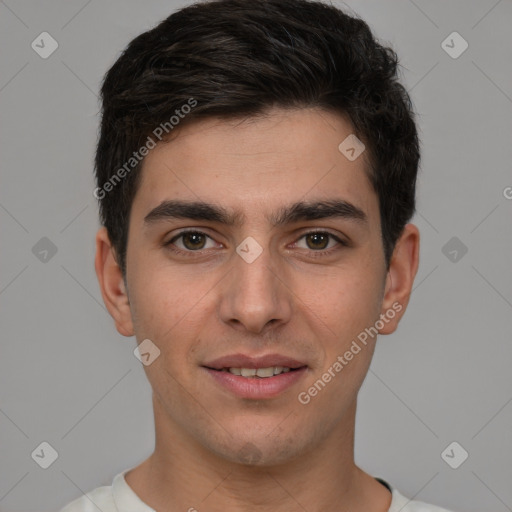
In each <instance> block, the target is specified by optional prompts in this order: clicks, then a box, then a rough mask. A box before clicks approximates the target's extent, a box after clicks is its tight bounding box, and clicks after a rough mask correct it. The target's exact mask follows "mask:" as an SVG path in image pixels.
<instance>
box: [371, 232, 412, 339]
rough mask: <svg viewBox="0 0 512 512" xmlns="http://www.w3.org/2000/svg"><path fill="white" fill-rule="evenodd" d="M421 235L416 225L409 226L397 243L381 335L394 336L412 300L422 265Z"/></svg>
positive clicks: (385, 295)
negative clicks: (413, 289)
mask: <svg viewBox="0 0 512 512" xmlns="http://www.w3.org/2000/svg"><path fill="white" fill-rule="evenodd" d="M419 245H420V233H419V230H418V228H417V227H416V226H415V225H414V224H406V226H405V227H404V229H403V231H402V234H401V236H400V238H399V239H398V241H397V243H396V246H395V250H394V251H393V256H392V258H391V262H390V265H389V270H388V274H387V276H386V287H385V292H384V297H383V301H382V308H381V318H384V320H385V321H384V322H383V323H384V327H383V328H382V329H379V333H380V334H391V333H392V332H394V331H395V330H396V328H397V327H398V323H399V322H400V319H401V318H402V316H403V314H404V313H405V310H406V308H407V304H408V303H409V299H410V296H411V291H412V286H413V283H414V278H415V276H416V272H417V271H418V265H419Z"/></svg>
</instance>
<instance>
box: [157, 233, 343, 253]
mask: <svg viewBox="0 0 512 512" xmlns="http://www.w3.org/2000/svg"><path fill="white" fill-rule="evenodd" d="M187 233H194V234H197V235H203V236H206V237H208V238H210V239H211V238H212V237H211V236H209V235H207V234H206V233H204V232H202V231H198V230H197V229H188V230H185V231H181V232H180V233H178V234H177V235H176V236H174V237H173V238H171V240H169V241H168V242H164V244H163V246H164V247H166V248H168V249H169V250H170V251H172V252H174V253H176V254H179V255H182V254H183V255H184V254H186V255H187V256H190V255H191V254H192V255H193V254H194V253H199V254H198V256H201V251H203V249H198V250H197V251H190V250H188V251H185V250H183V249H177V248H176V247H175V246H173V244H174V242H175V241H176V240H178V239H179V238H181V237H183V236H184V235H186V234H187ZM315 234H320V235H327V236H329V237H331V238H332V239H334V240H335V241H336V242H338V244H340V245H341V246H343V247H348V246H349V244H348V243H347V242H345V241H343V240H341V239H340V238H339V237H337V236H336V235H333V234H332V233H329V232H328V231H308V232H307V233H303V234H302V235H301V236H300V237H299V239H298V240H301V239H302V238H304V237H306V236H307V235H315ZM337 249H339V248H337V247H331V248H330V249H322V250H318V251H315V250H313V249H310V250H311V252H312V256H313V257H314V258H322V257H324V256H330V255H331V254H332V252H333V251H336V250H337ZM193 257H194V256H193Z"/></svg>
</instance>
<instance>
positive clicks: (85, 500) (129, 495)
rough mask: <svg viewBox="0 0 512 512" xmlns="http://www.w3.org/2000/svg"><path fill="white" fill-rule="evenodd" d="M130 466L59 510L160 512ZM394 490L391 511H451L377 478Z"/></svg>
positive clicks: (68, 511)
mask: <svg viewBox="0 0 512 512" xmlns="http://www.w3.org/2000/svg"><path fill="white" fill-rule="evenodd" d="M128 471H130V469H126V470H125V471H123V472H122V473H119V474H117V475H116V476H115V477H114V480H113V482H112V485H105V486H103V487H97V488H96V489H94V490H93V491H91V492H88V493H87V494H84V495H83V496H81V497H80V498H77V499H76V500H74V501H72V502H71V503H68V504H67V505H66V506H65V507H64V508H63V509H61V510H60V511H59V512H98V509H99V510H101V511H102V512H156V511H155V510H154V509H152V508H151V507H150V506H148V505H146V504H145V503H144V502H143V501H142V500H141V499H140V498H139V497H138V496H137V495H136V494H135V492H134V491H133V489H132V488H131V487H130V486H129V485H128V484H127V482H126V480H125V479H124V475H125V473H127V472H128ZM377 480H379V481H380V482H381V483H382V484H383V485H385V486H386V487H387V488H388V489H389V490H390V491H391V495H392V497H391V506H390V507H389V510H388V512H450V511H449V510H446V509H445V508H440V507H436V506H435V505H428V504H426V503H423V502H421V501H411V500H408V499H407V498H406V497H405V496H402V494H400V493H399V492H398V491H397V490H396V489H395V488H394V487H393V486H391V485H390V484H388V483H387V482H385V481H384V480H382V479H381V478H377Z"/></svg>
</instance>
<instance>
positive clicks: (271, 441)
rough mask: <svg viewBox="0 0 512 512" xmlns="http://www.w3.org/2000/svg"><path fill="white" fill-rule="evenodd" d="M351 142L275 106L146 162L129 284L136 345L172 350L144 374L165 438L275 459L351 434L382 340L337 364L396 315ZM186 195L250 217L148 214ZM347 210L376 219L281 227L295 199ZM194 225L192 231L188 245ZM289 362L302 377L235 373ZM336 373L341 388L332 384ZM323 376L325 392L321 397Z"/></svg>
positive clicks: (183, 137) (334, 125)
mask: <svg viewBox="0 0 512 512" xmlns="http://www.w3.org/2000/svg"><path fill="white" fill-rule="evenodd" d="M351 133H352V130H351V126H350V124H348V123H347V121H346V120H344V119H343V118H342V117H341V116H338V115H335V114H333V113H328V112H325V111H320V110H312V109H304V110H289V111H283V110H274V111H272V113H271V115H269V116H267V117H265V118H251V119H249V120H246V121H244V122H242V121H237V122H235V121H229V122H228V121H225V120H218V119H209V120H206V121H201V122H195V123H192V124H190V125H188V126H184V127H183V128H182V129H180V131H179V132H177V136H175V137H174V138H173V140H172V141H171V142H169V143H168V144H160V145H158V146H157V147H156V148H155V149H154V150H152V151H150V153H149V155H148V156H147V157H146V159H145V162H144V166H143V171H142V181H141V185H140V188H139V189H138V191H137V194H136V197H135V199H134V202H133V206H132V211H131V217H130V227H129V239H128V247H127V276H126V277H127V287H128V295H129V299H130V309H131V317H132V320H133V328H134V332H135V335H136V337H137V340H138V342H139V343H140V342H141V341H142V340H145V339H149V340H151V341H152V343H154V345H156V346H157V347H158V349H159V350H160V355H159V357H157V358H156V359H155V360H154V361H153V362H152V363H151V364H150V365H148V366H145V371H146V373H147V377H148V379H149V381H150V383H151V386H152V388H153V391H154V405H155V408H156V409H157V410H156V411H155V412H156V418H157V419H156V422H157V423H156V428H157V435H158V431H159V430H160V431H163V430H165V431H166V432H167V433H171V432H172V433H176V435H177V437H180V436H181V438H184V437H185V438H187V439H189V440H194V441H196V442H198V444H199V445H200V446H202V447H203V448H205V449H207V450H209V451H211V452H214V453H216V454H217V455H220V456H222V457H224V458H226V459H229V460H237V461H243V460H249V459H250V458H251V457H252V460H253V461H254V460H256V459H258V460H259V462H260V463H262V464H263V463H266V464H275V463H279V462H282V461H285V460H289V459H290V458H292V457H294V456H297V455H300V454H302V453H305V452H306V451H308V450H311V449H313V448H314V447H315V445H316V444H317V443H319V442H320V441H322V440H324V439H326V438H328V437H329V436H333V435H337V434H339V433H340V430H339V429H340V428H344V427H343V425H344V422H343V420H344V419H346V418H347V417H348V416H349V413H350V410H351V407H353V406H354V404H355V399H356V395H357V392H358V390H359V387H360V386H361V384H362V382H363V379H364V377H365V375H366V372H367V370H368V366H369V364H370V360H371V356H372V353H373V349H374V341H375V339H371V338H369V339H368V342H367V344H366V345H363V344H362V343H360V342H358V345H359V346H360V351H359V352H357V354H355V355H353V358H351V360H349V361H347V360H346V358H344V361H345V364H342V367H343V368H342V369H341V371H340V370H339V368H340V367H339V366H336V368H337V369H338V371H336V370H334V371H333V365H334V366H335V363H336V361H338V362H339V359H338V356H343V355H344V354H345V353H346V352H347V351H349V350H350V348H351V346H352V347H353V345H352V343H353V341H354V340H357V336H358V335H359V334H360V333H361V332H362V331H364V330H365V328H368V327H370V326H374V325H375V322H376V321H377V320H378V319H379V314H380V313H382V312H384V311H383V309H382V297H383V293H384V285H385V282H386V269H385V262H384V255H383V247H382V241H381V226H380V218H379V208H378V198H377V196H376V194H375V192H374V191H373V189H372V188H371V186H370V183H369V181H368V178H367V176H366V174H365V170H364V166H365V162H364V154H363V155H361V157H359V158H357V159H355V160H354V161H350V160H349V159H348V158H347V157H346V156H345V155H344V154H342V152H341V151H340V150H339V149H338V146H339V145H340V143H341V142H342V141H343V140H344V139H345V138H346V137H347V136H348V135H350V134H351ZM177 200H179V201H182V202H205V203H208V204H209V205H210V206H216V207H218V208H221V209H222V210H224V211H225V212H226V213H228V215H230V214H234V213H237V214H238V216H237V217H236V219H235V220H237V221H238V223H235V224H233V225H229V224H225V223H223V222H220V220H219V219H216V220H214V219H211V217H208V215H206V217H208V218H175V217H172V216H169V215H166V214H165V211H164V209H160V212H159V214H158V212H154V213H153V214H152V215H149V216H148V214H150V212H152V210H154V209H155V208H157V207H158V206H159V205H161V204H162V203H163V202H165V201H177ZM335 201H344V202H346V203H350V205H352V206H354V207H356V208H357V209H358V210H361V211H362V212H363V213H364V218H363V217H362V216H361V215H359V216H357V215H356V214H354V213H353V212H352V213H351V211H350V210H349V209H346V210H345V212H348V213H347V214H346V215H339V216H329V217H326V218H321V216H318V215H317V218H316V219H315V218H312V217H311V215H309V216H308V215H306V216H299V217H295V218H288V219H284V220H285V222H284V223H276V222H275V221H276V220H278V219H279V217H280V214H282V213H283V211H285V210H286V209H287V208H289V207H290V206H291V205H293V204H294V203H298V202H306V203H309V204H313V203H316V202H335ZM174 211H176V210H174ZM202 211H203V213H206V214H208V212H207V210H206V209H203V210H202ZM167 213H169V211H167ZM147 216H148V217H147ZM146 217H147V219H146V220H145V218H146ZM319 217H320V218H319ZM281 220H283V219H281ZM184 230H189V231H192V232H193V233H189V234H188V235H185V236H182V237H179V235H180V233H182V232H183V231H184ZM314 232H317V234H316V235H315V234H311V233H314ZM172 240H174V241H173V242H172ZM338 240H340V241H338ZM344 244H346V245H344ZM237 249H238V250H237ZM260 249H261V251H262V252H261V254H259V255H257V254H258V251H259V250H260ZM175 251H178V252H175ZM254 256H257V257H256V258H255V259H254ZM354 352H355V351H354ZM266 356H268V357H267V359H262V360H259V358H262V357H266ZM223 358H227V359H224V360H223ZM244 358H245V359H244ZM339 364H341V363H339ZM276 366H277V367H279V366H288V367H292V368H293V369H292V370H290V371H288V372H287V371H285V373H281V374H277V375H275V376H272V377H261V378H260V377H245V376H242V375H236V374H237V373H240V372H239V370H237V368H243V367H245V368H247V369H248V370H251V369H252V370H254V369H255V367H256V368H267V370H262V371H260V372H259V373H260V374H265V375H267V374H268V372H269V370H268V368H269V367H271V368H274V367H276ZM227 367H230V368H231V371H226V369H227ZM223 368H224V370H223ZM329 368H331V371H330V375H331V378H330V379H328V378H327V377H322V376H323V375H324V374H325V373H326V372H327V373H329ZM278 371H279V369H278V370H277V372H278ZM232 372H233V373H232ZM244 373H245V374H248V373H249V374H250V373H251V372H250V371H246V370H244ZM333 375H334V376H333ZM319 379H320V380H322V379H323V382H324V386H322V385H318V384H317V393H316V394H315V393H314V392H313V393H312V394H310V393H308V389H310V388H311V387H312V386H313V385H314V384H315V382H317V381H318V380H319ZM326 380H327V381H328V382H325V381H326ZM304 392H306V394H307V396H309V398H310V400H309V401H308V399H307V396H306V394H305V393H304ZM301 393H302V394H301ZM299 395H300V396H301V397H302V400H299ZM305 402H308V403H305ZM345 425H346V422H345Z"/></svg>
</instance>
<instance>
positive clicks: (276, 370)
mask: <svg viewBox="0 0 512 512" xmlns="http://www.w3.org/2000/svg"><path fill="white" fill-rule="evenodd" d="M301 368H304V367H301ZM209 369H210V370H214V371H218V372H229V373H231V374H232V375H238V376H240V377H246V378H249V379H250V378H258V379H268V378H269V377H274V376H275V375H281V374H282V373H288V372H292V371H293V372H294V371H297V370H300V368H290V367H288V366H268V367H266V368H234V367H230V368H221V369H220V370H217V369H215V368H209Z"/></svg>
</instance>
